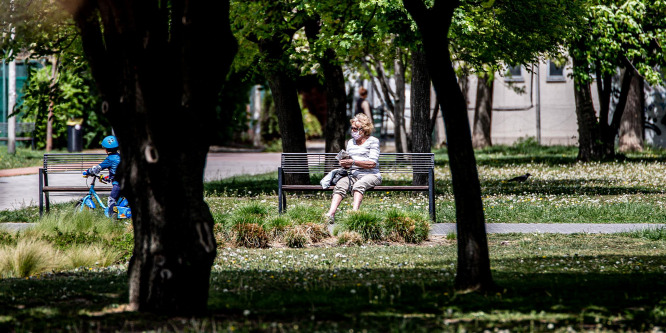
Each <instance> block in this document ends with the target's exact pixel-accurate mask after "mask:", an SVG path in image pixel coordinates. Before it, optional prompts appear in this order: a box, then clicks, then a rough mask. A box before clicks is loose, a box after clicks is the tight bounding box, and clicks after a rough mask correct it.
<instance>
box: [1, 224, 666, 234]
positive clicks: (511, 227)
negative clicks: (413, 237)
mask: <svg viewBox="0 0 666 333" xmlns="http://www.w3.org/2000/svg"><path fill="white" fill-rule="evenodd" d="M33 225H34V223H0V229H4V230H8V231H19V230H25V229H27V228H30V227H32V226H33ZM332 227H333V226H331V228H330V229H331V231H332ZM658 228H666V224H648V223H637V224H628V223H623V224H620V223H617V224H594V223H561V224H547V223H487V224H486V231H487V232H488V233H489V234H511V233H530V234H531V233H555V234H576V233H587V234H611V233H617V232H629V231H636V230H644V229H658ZM455 232H456V225H455V224H454V223H436V224H434V225H433V226H432V229H431V230H430V234H431V235H433V236H437V235H448V234H451V233H455Z"/></svg>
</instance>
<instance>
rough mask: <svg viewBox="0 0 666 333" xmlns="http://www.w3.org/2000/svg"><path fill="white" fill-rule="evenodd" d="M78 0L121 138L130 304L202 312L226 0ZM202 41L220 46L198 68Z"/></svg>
mask: <svg viewBox="0 0 666 333" xmlns="http://www.w3.org/2000/svg"><path fill="white" fill-rule="evenodd" d="M67 4H71V3H65V5H67ZM78 4H79V5H80V6H78V7H75V8H74V7H69V8H67V9H68V10H69V11H70V12H72V13H73V15H74V19H75V21H76V23H77V26H78V27H79V28H80V29H81V36H82V41H83V47H84V51H85V53H86V56H87V58H88V60H89V62H90V67H91V70H92V73H93V76H94V78H95V80H96V82H97V84H98V86H99V88H100V92H101V94H102V98H103V100H104V102H103V107H102V112H103V113H104V114H105V115H106V116H107V117H108V118H109V120H110V121H111V124H112V125H113V127H114V129H115V132H116V136H117V137H118V141H119V143H120V153H121V156H122V162H121V164H120V166H119V169H118V172H117V176H116V177H117V178H118V179H119V181H120V184H121V191H122V194H123V195H124V196H126V197H127V199H128V200H129V202H130V205H131V207H132V214H133V219H132V222H133V226H134V250H133V253H132V258H131V260H130V263H129V268H128V274H129V289H130V290H129V305H130V309H132V310H138V311H147V312H155V313H160V314H169V315H189V314H196V313H203V312H205V310H206V305H207V299H208V289H209V281H210V271H211V266H212V264H213V261H214V259H215V255H216V243H215V238H214V235H213V217H212V215H211V214H210V211H209V209H208V206H207V204H206V202H205V201H204V196H203V172H204V166H205V162H206V154H207V152H208V145H209V136H208V133H211V131H213V130H214V129H213V128H210V127H209V124H211V123H213V122H212V121H211V120H213V119H214V117H215V103H216V99H217V95H218V93H219V90H220V88H221V86H222V83H223V81H224V77H225V76H226V74H227V72H228V70H229V66H230V65H231V61H232V60H233V57H234V55H235V53H236V49H237V44H236V40H235V38H234V37H233V35H232V33H231V30H230V27H229V17H228V13H229V3H228V2H227V1H213V2H187V3H185V2H182V1H173V2H172V3H171V6H170V7H168V8H166V7H160V6H159V3H156V2H141V1H135V2H99V3H98V2H96V1H83V2H79V3H78ZM210 45H224V48H222V50H224V51H222V52H218V53H217V62H216V65H215V66H212V67H210V68H207V70H206V71H202V70H201V63H200V60H201V55H202V54H207V52H209V49H210ZM165 69H169V70H165Z"/></svg>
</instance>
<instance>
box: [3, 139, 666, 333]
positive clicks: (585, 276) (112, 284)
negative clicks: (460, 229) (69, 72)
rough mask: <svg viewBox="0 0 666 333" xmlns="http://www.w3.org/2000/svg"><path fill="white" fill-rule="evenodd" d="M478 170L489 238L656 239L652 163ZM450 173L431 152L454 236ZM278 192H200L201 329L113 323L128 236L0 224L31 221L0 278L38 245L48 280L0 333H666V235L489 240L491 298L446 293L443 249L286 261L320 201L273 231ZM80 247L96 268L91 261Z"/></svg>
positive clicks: (427, 246) (401, 200)
mask: <svg viewBox="0 0 666 333" xmlns="http://www.w3.org/2000/svg"><path fill="white" fill-rule="evenodd" d="M0 156H4V155H0ZM476 156H477V160H478V165H479V176H480V179H481V187H482V192H483V201H484V207H485V208H484V209H485V216H486V220H487V222H488V223H496V222H504V223H513V222H534V223H571V222H580V223H666V211H665V210H664V205H663V203H664V202H666V197H665V196H666V193H664V188H665V185H666V179H665V177H666V163H664V162H665V161H666V152H664V151H661V150H651V149H648V150H646V151H645V152H643V153H640V154H634V155H628V156H622V157H620V158H618V159H617V160H615V161H608V162H595V163H578V162H576V161H575V156H576V150H575V148H571V147H538V146H536V145H534V144H533V143H531V142H529V140H528V141H525V142H521V143H519V144H517V145H514V146H511V147H492V148H489V149H486V150H480V151H477V155H476ZM447 163H448V161H447V156H446V152H445V151H443V150H442V151H437V152H436V164H437V168H436V179H437V214H438V222H454V220H455V217H454V215H455V207H454V203H453V195H452V190H451V183H450V173H449V170H448V165H447ZM526 172H529V173H531V174H532V176H531V177H530V178H529V179H528V181H526V182H525V183H508V182H506V179H509V178H511V177H514V176H517V175H521V174H524V173H526ZM313 181H317V179H313ZM406 181H408V180H407V179H406V178H392V179H388V180H387V182H394V183H400V182H406ZM276 184H277V175H276V174H275V173H269V174H265V175H259V176H252V177H235V178H231V179H226V180H222V181H217V182H211V183H207V184H206V185H205V190H206V200H207V202H208V204H209V206H210V208H211V212H212V213H213V217H214V219H215V222H216V236H217V239H218V244H219V248H218V256H217V259H216V262H215V265H214V267H213V273H212V276H211V287H210V297H209V309H210V313H209V314H208V315H206V316H203V317H198V318H162V317H157V316H152V315H145V314H137V313H128V312H124V311H123V310H124V308H125V304H126V303H127V298H128V294H127V289H128V287H127V272H126V268H127V262H128V259H129V256H130V254H131V248H132V243H133V239H132V230H131V226H124V225H122V224H109V220H106V219H104V218H103V217H100V216H95V215H94V214H90V215H86V216H83V217H76V218H72V217H70V215H68V214H70V212H71V207H72V206H73V205H71V204H58V205H54V207H53V208H52V214H51V215H50V216H49V217H47V218H46V219H44V220H41V221H40V220H39V218H38V213H37V209H36V208H34V207H33V208H26V209H22V210H18V211H2V212H0V222H3V221H5V222H7V221H15V222H17V221H32V222H37V221H39V225H38V228H37V229H36V230H34V231H32V232H26V233H22V234H19V235H12V234H8V233H2V232H0V273H1V274H5V273H2V272H8V270H3V267H7V264H5V263H7V262H8V259H7V258H14V257H15V254H16V253H18V251H16V250H15V249H16V248H18V244H19V243H21V242H22V241H23V240H35V241H39V242H46V245H44V243H39V244H42V245H41V247H48V248H49V249H50V250H49V251H50V252H48V253H47V254H46V255H47V256H49V257H48V258H50V259H49V260H50V262H52V264H53V265H55V264H56V262H57V264H58V265H59V266H57V267H60V268H58V269H56V268H51V269H50V270H42V271H41V272H42V273H33V274H24V275H17V274H14V273H12V274H14V275H11V274H8V273H7V274H5V276H3V277H4V278H2V279H0V332H4V331H9V332H32V331H76V332H97V331H102V332H107V331H123V332H125V331H130V332H132V331H136V332H138V331H146V330H149V331H155V332H158V331H159V332H238V331H240V332H254V331H270V332H299V331H305V332H311V331H318V332H342V331H344V332H350V331H351V330H353V331H354V332H359V331H367V332H391V331H395V332H398V331H399V332H412V331H416V332H433V331H434V332H437V331H444V332H463V331H474V332H477V331H486V330H487V331H489V332H495V331H511V332H571V331H598V332H625V331H654V332H657V331H662V330H663V327H665V326H666V297H665V296H664V295H666V282H665V281H666V279H664V277H666V255H664V254H665V253H666V229H663V228H662V229H656V230H648V231H645V232H635V233H628V234H612V235H604V234H573V235H553V234H508V235H507V234H491V235H489V236H488V239H489V250H490V255H491V269H492V272H493V277H494V280H495V282H496V283H497V285H498V288H497V290H495V291H493V292H491V293H489V294H478V293H458V292H456V291H455V290H454V288H453V282H454V278H455V269H456V253H457V242H456V239H455V235H449V236H447V237H435V238H431V239H430V240H428V241H426V242H423V243H421V244H419V245H413V244H405V243H399V242H395V241H392V240H391V239H387V238H384V239H382V240H380V241H365V242H362V245H354V246H342V245H338V243H337V242H336V237H331V236H327V237H324V238H323V239H321V240H318V241H313V242H311V244H309V245H307V247H306V248H302V249H295V248H290V247H287V246H286V245H285V244H286V243H285V241H284V239H285V238H287V236H286V235H287V232H286V231H284V230H289V228H291V227H293V226H295V225H296V226H303V225H305V226H307V225H308V223H317V219H319V218H320V217H321V216H320V214H321V213H323V212H324V211H325V210H326V209H327V208H328V205H329V203H330V193H329V194H321V193H318V194H305V195H299V196H290V197H289V198H288V204H289V209H288V211H287V214H285V215H283V216H278V214H277V198H276V195H275V192H276ZM350 211H351V207H350V202H349V199H347V200H346V201H344V202H343V205H342V206H341V212H340V214H339V215H338V216H336V221H339V223H340V224H341V225H346V226H348V225H352V224H353V222H354V221H358V220H359V219H361V220H363V219H365V220H363V221H365V222H368V224H370V226H371V227H372V223H375V225H376V226H378V228H379V229H381V228H386V226H385V225H386V223H385V220H386V219H388V216H389V215H390V213H387V212H396V211H397V212H405V214H416V215H409V216H417V215H418V214H427V198H426V197H424V196H423V195H408V194H401V193H383V192H382V193H380V192H373V193H371V194H370V195H368V197H367V199H366V200H364V203H363V211H364V212H365V213H367V214H366V215H355V214H352V213H351V212H350ZM373 219H374V220H373ZM247 221H252V222H256V223H258V224H259V225H260V226H261V228H264V229H265V230H267V232H268V233H269V234H271V235H274V237H276V238H275V239H277V240H280V241H273V242H271V243H270V245H271V247H269V248H267V249H250V248H245V247H240V246H238V245H237V243H236V238H234V234H233V232H231V231H230V230H235V229H234V227H236V226H238V225H242V224H244V223H247ZM373 221H374V222H373ZM365 222H364V223H365ZM279 228H286V229H280V230H282V231H279V232H277V231H276V230H278V229H279ZM379 229H377V230H379ZM373 230H374V229H373ZM382 230H383V229H382ZM378 232H380V233H381V232H383V233H384V234H386V232H385V231H378ZM271 237H273V236H271ZM340 237H341V235H340V234H338V237H337V239H338V240H339V239H340ZM275 239H274V240H275ZM89 247H95V248H97V249H98V250H96V251H97V252H95V253H98V254H97V255H98V256H103V258H105V260H99V259H97V260H96V259H94V258H95V257H94V256H92V255H90V254H89V253H90V251H86V250H85V249H86V248H89ZM104 249H106V250H104ZM3 251H4V252H3ZM57 258H60V259H57ZM63 258H64V259H66V260H64V259H63ZM109 258H115V259H114V260H110V259H109ZM61 259H62V260H61ZM63 260H64V261H63ZM24 261H28V260H24ZM3 265H5V266H3ZM50 267H55V266H50ZM10 275H11V276H12V277H10ZM13 276H20V277H13Z"/></svg>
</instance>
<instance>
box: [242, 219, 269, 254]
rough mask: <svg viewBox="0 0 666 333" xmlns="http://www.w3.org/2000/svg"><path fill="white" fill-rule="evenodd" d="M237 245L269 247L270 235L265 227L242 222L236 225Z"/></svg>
mask: <svg viewBox="0 0 666 333" xmlns="http://www.w3.org/2000/svg"><path fill="white" fill-rule="evenodd" d="M234 232H235V235H236V237H235V241H236V245H237V246H244V247H249V248H266V247H268V242H269V240H270V239H269V237H268V233H266V230H264V228H263V227H262V226H260V225H258V224H256V223H240V224H237V225H236V226H235V227H234Z"/></svg>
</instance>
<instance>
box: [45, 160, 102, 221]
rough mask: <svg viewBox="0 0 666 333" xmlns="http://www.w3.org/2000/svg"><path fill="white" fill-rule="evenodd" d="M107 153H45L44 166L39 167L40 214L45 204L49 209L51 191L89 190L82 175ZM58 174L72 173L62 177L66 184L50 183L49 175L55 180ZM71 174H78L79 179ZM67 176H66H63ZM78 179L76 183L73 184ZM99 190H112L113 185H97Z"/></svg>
mask: <svg viewBox="0 0 666 333" xmlns="http://www.w3.org/2000/svg"><path fill="white" fill-rule="evenodd" d="M106 156H107V155H106V154H104V153H99V154H81V153H79V154H44V167H43V168H40V169H39V215H40V216H42V214H43V211H44V205H45V204H46V211H47V212H48V211H49V208H50V207H49V206H50V202H49V193H50V192H59V193H67V192H88V189H89V188H88V186H86V183H85V179H84V178H82V177H81V175H82V173H83V171H84V170H87V169H90V168H91V167H93V166H95V165H97V164H100V163H102V161H104V159H105V158H106ZM58 175H60V176H63V175H70V177H67V178H66V179H60V182H61V183H62V181H63V180H64V181H66V182H67V184H66V185H49V177H51V179H50V180H51V181H53V180H54V179H53V177H54V176H55V177H57V176H58ZM71 175H78V176H79V177H80V178H79V179H77V178H75V177H72V176H71ZM61 178H65V177H61ZM73 180H76V181H75V182H76V184H72V183H73ZM95 191H97V192H110V191H111V186H95Z"/></svg>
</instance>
